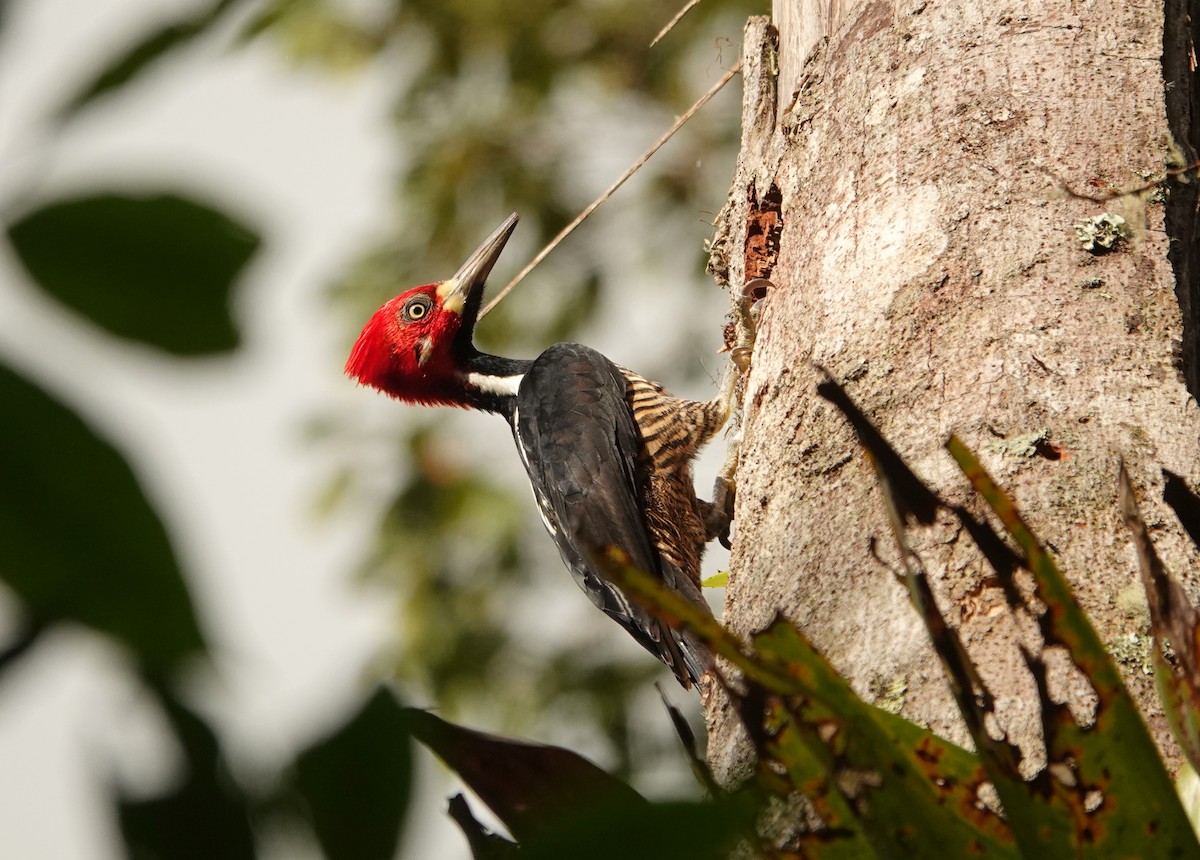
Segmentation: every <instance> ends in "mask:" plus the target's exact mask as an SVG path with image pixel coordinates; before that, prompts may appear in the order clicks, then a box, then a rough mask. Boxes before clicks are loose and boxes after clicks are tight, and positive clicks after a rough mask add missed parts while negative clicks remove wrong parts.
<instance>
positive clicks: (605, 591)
mask: <svg viewBox="0 0 1200 860" xmlns="http://www.w3.org/2000/svg"><path fill="white" fill-rule="evenodd" d="M513 433H514V435H515V436H516V441H517V447H518V448H519V449H520V450H521V458H522V460H523V461H524V463H525V468H526V470H527V471H528V472H529V478H530V480H531V482H532V483H533V488H534V496H535V499H536V501H537V503H538V507H539V508H540V509H541V511H542V517H543V519H544V521H545V523H546V528H547V530H548V531H549V532H550V533H551V535H552V536H553V537H554V539H555V542H556V543H557V544H558V549H559V552H560V553H561V555H562V558H563V561H564V562H565V563H566V565H567V567H568V568H569V569H570V571H571V573H572V575H573V576H574V577H575V580H576V581H577V582H578V583H579V585H580V586H581V587H582V588H583V590H584V591H585V592H587V595H588V597H590V598H591V600H592V602H593V603H595V604H596V606H598V607H600V608H601V609H602V610H604V611H605V612H606V613H607V614H608V615H610V616H611V617H612V618H614V619H615V620H616V621H618V622H619V623H620V624H621V625H622V626H623V627H625V629H626V630H628V631H629V632H630V633H631V634H632V635H633V637H634V638H635V639H636V640H637V641H638V642H640V643H641V644H642V646H643V647H645V648H646V649H647V650H648V651H650V652H651V653H652V654H654V655H656V656H657V657H658V658H659V659H660V660H662V661H663V662H664V663H666V664H667V665H668V666H669V667H671V669H672V671H674V672H675V674H676V676H677V677H678V678H679V680H680V682H681V683H683V684H684V686H688V681H689V680H698V679H699V677H700V675H701V674H702V673H703V667H702V665H701V660H700V659H699V658H698V657H697V656H696V654H695V653H693V652H694V650H695V646H694V645H693V644H692V643H691V642H690V641H689V639H690V637H685V638H684V639H683V648H682V649H681V647H680V645H681V642H680V636H679V634H677V633H674V632H673V631H672V630H671V629H670V628H669V627H667V626H666V625H665V624H663V623H662V622H661V621H659V620H658V619H656V618H654V617H653V616H651V615H650V614H649V613H648V612H646V611H645V610H644V609H642V608H641V607H640V606H638V605H637V604H636V603H635V602H633V601H632V600H631V599H629V598H627V597H626V596H625V595H624V594H623V593H622V592H621V591H620V589H618V588H617V587H616V586H614V585H613V584H611V583H609V582H606V581H605V578H604V576H603V574H602V573H601V572H600V571H599V570H598V569H597V568H596V566H595V564H594V563H593V561H592V558H593V557H594V555H595V554H596V553H598V552H601V551H603V550H604V549H605V548H607V547H611V546H616V547H619V548H620V549H622V550H623V551H624V552H625V553H626V554H628V556H629V559H630V563H631V564H632V565H633V566H635V567H637V568H639V569H640V570H643V571H646V572H647V573H650V574H652V575H655V576H657V577H659V578H660V579H662V578H663V574H664V571H663V570H662V566H661V563H660V560H659V557H658V553H657V552H656V551H655V549H654V546H653V544H652V542H651V539H650V535H649V533H648V532H647V530H646V523H645V520H644V518H643V516H642V512H641V510H640V498H641V490H642V488H643V487H644V485H645V480H646V478H645V476H644V475H643V474H641V472H640V469H641V467H640V466H639V463H638V452H639V450H640V446H641V441H640V436H639V435H638V432H637V427H636V425H635V424H634V419H633V414H632V413H631V411H630V409H629V405H628V403H627V401H626V399H625V379H624V377H623V376H622V375H621V372H620V371H619V370H618V368H617V367H616V365H614V364H613V363H612V362H611V361H609V360H608V359H607V358H605V357H604V356H603V355H601V354H600V353H598V352H596V351H595V350H592V349H589V348H587V347H585V346H580V345H578V344H557V345H556V346H552V347H550V348H549V349H547V350H546V351H545V352H543V353H542V354H541V355H540V356H539V357H538V358H537V360H535V361H534V362H533V365H532V367H530V369H529V370H528V371H527V372H526V373H525V377H524V379H523V380H522V382H521V386H520V390H519V391H518V393H517V403H516V409H515V411H514V414H513ZM675 573H676V572H675V571H670V572H668V578H669V579H670V580H671V581H670V582H669V583H668V584H669V585H672V586H674V585H675V582H674V580H675V579H676V576H675V575H674V574H675ZM680 575H682V574H680Z"/></svg>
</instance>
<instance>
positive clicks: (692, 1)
mask: <svg viewBox="0 0 1200 860" xmlns="http://www.w3.org/2000/svg"><path fill="white" fill-rule="evenodd" d="M699 2H700V0H688V2H687V3H686V4H684V7H683V8H682V9H680V10H679V11H678V12H676V13H675V17H674V18H672V19H671V20H670V21H668V22H667V26H665V27H663V28H662V29H661V30H659V31H658V35H657V36H655V37H654V41H653V42H651V43H650V47H651V48H653V47H654V46H655V45H657V44H658V43H659V42H661V41H662V40H663V37H664V36H666V35H667V33H670V32H671V30H673V29H674V28H675V25H676V24H678V23H679V19H680V18H682V17H683V16H684V15H686V14H687V13H688V12H691V11H692V8H693V7H695V6H696V5H697V4H699Z"/></svg>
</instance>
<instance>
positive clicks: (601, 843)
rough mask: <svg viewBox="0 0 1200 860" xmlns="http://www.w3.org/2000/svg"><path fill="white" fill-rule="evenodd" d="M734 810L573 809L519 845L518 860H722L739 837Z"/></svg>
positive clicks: (665, 806) (656, 806) (699, 806)
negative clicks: (618, 811) (617, 811)
mask: <svg viewBox="0 0 1200 860" xmlns="http://www.w3.org/2000/svg"><path fill="white" fill-rule="evenodd" d="M738 812H739V811H738V810H737V809H736V808H734V807H732V806H730V805H727V804H717V803H647V804H645V805H644V806H642V807H640V808H635V809H628V810H625V811H624V812H623V813H622V814H621V815H620V816H619V817H617V816H614V814H613V811H612V810H608V809H605V808H603V807H598V808H595V807H594V808H588V807H577V808H575V809H574V810H573V813H574V814H573V815H571V816H567V817H564V818H563V819H561V820H560V821H559V822H558V826H557V827H556V828H555V829H554V830H553V831H552V832H550V833H547V834H545V835H543V836H542V837H541V838H540V839H538V840H536V841H534V842H531V843H530V844H528V845H526V844H522V846H521V848H522V850H521V854H520V857H521V858H522V860H563V858H570V860H726V858H728V857H729V856H730V854H731V852H732V850H733V848H734V846H735V845H736V843H737V841H738V839H739V836H740V825H741V823H742V822H741V821H740V820H739V819H740V816H739V814H738Z"/></svg>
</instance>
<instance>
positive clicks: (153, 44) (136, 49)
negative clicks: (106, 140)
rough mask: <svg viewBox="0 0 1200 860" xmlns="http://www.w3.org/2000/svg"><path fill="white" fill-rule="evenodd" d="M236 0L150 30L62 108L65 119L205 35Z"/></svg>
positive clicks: (230, 0) (223, 1)
mask: <svg viewBox="0 0 1200 860" xmlns="http://www.w3.org/2000/svg"><path fill="white" fill-rule="evenodd" d="M234 2H236V0H217V2H216V3H213V4H212V5H210V6H209V7H208V8H207V9H205V10H203V11H202V12H200V13H198V14H196V15H193V16H191V17H190V18H185V19H183V20H181V21H177V22H176V23H174V24H168V25H166V26H165V27H161V28H159V29H157V30H154V31H152V32H150V33H147V34H146V35H145V36H143V37H142V38H141V39H139V40H138V41H137V42H135V43H134V44H132V45H131V46H129V48H127V49H126V50H125V52H124V53H123V54H121V55H120V56H119V57H117V58H116V59H115V60H113V61H112V62H111V63H109V65H108V66H107V67H105V68H104V69H103V70H102V71H101V72H99V73H98V74H97V75H96V76H95V77H94V78H92V80H91V81H89V82H88V83H87V84H86V85H85V86H84V87H83V88H82V89H80V91H79V93H78V94H76V95H75V97H74V98H72V99H71V100H70V101H69V102H68V103H67V104H66V106H65V107H64V108H63V109H62V110H61V111H60V117H61V118H63V119H66V118H68V117H70V116H71V115H73V114H75V113H77V112H78V111H79V110H80V109H82V108H83V107H85V106H87V105H89V104H91V103H92V102H94V101H96V99H98V98H100V97H101V96H104V95H108V94H110V93H112V92H114V91H115V90H118V89H120V88H121V87H123V86H125V85H126V84H128V83H130V82H131V81H133V80H136V79H137V78H138V77H139V76H141V75H142V74H143V73H144V72H145V71H146V70H147V69H149V68H151V67H152V66H153V65H154V63H156V62H158V61H159V60H161V59H162V58H163V57H165V56H166V55H167V54H168V53H170V52H171V51H172V50H173V49H175V48H178V47H182V46H183V45H185V44H187V43H188V42H190V41H192V40H193V39H195V38H196V37H198V36H200V35H202V34H203V33H204V32H205V31H206V30H208V28H209V27H211V26H212V25H213V24H214V23H216V21H217V20H219V19H220V17H221V15H222V14H223V13H224V12H225V11H226V10H228V9H229V8H230V7H231V6H233V5H234Z"/></svg>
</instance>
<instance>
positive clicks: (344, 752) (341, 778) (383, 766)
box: [296, 687, 412, 860]
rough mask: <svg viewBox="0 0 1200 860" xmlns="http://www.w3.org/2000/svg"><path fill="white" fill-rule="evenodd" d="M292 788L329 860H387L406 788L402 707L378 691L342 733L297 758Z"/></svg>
mask: <svg viewBox="0 0 1200 860" xmlns="http://www.w3.org/2000/svg"><path fill="white" fill-rule="evenodd" d="M296 788H297V789H298V791H299V792H300V794H301V796H302V797H303V798H304V800H305V801H306V803H307V806H308V810H309V813H310V815H311V821H312V825H313V829H314V830H315V832H316V834H317V839H318V840H319V841H320V843H321V848H322V849H324V851H325V856H326V857H328V858H329V860H389V858H391V857H393V856H394V855H395V853H396V846H397V844H398V843H399V840H400V832H401V824H402V823H403V821H404V813H405V811H406V810H407V808H408V800H409V796H410V793H411V790H412V749H411V742H410V740H409V735H408V731H407V724H406V720H405V717H404V709H402V708H401V707H400V705H399V703H398V702H397V701H396V697H395V696H394V695H393V694H392V693H391V691H389V690H388V689H386V688H384V687H380V688H379V689H378V690H376V691H375V694H374V695H373V696H371V698H370V699H369V700H368V701H367V702H366V704H365V705H363V707H362V709H361V710H360V711H359V712H358V713H357V714H355V715H354V716H353V717H352V718H351V719H350V720H349V721H348V722H347V723H346V724H345V725H344V726H343V727H342V728H340V729H339V730H338V731H336V732H335V733H334V734H332V735H330V736H329V737H328V738H325V739H324V740H322V741H320V742H319V743H317V744H315V745H314V746H312V747H310V748H309V749H308V750H306V751H305V752H304V753H302V754H301V755H300V757H299V759H297V761H296Z"/></svg>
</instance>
